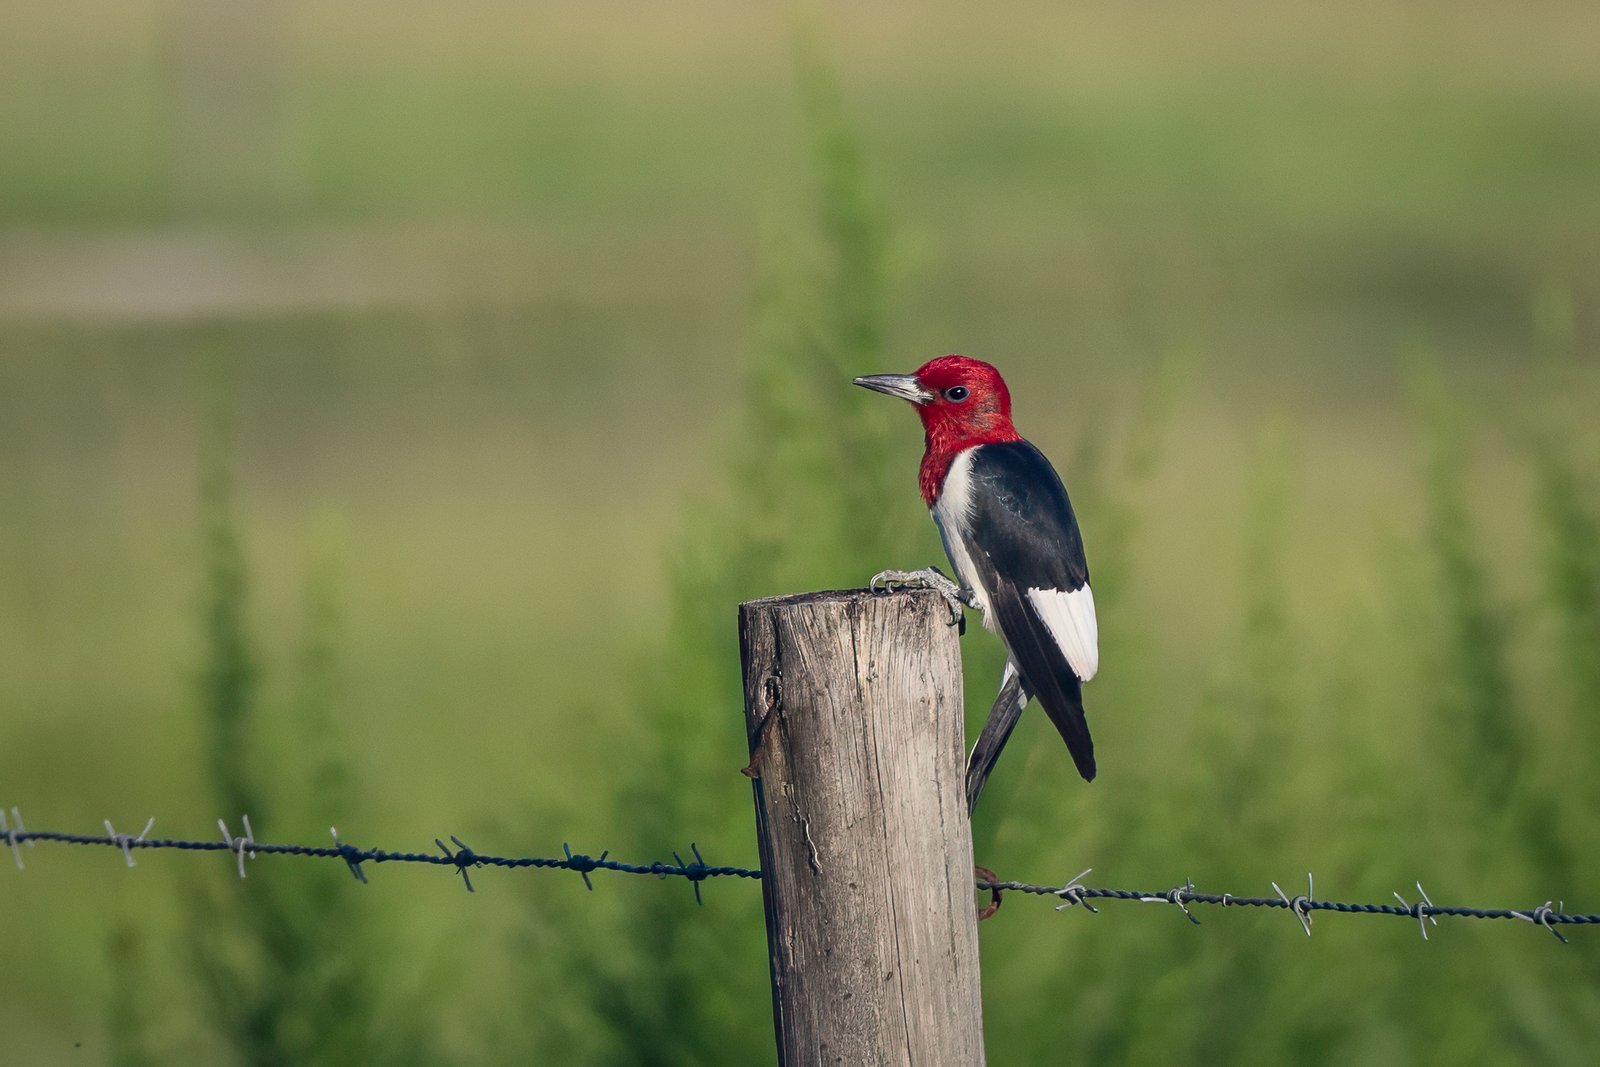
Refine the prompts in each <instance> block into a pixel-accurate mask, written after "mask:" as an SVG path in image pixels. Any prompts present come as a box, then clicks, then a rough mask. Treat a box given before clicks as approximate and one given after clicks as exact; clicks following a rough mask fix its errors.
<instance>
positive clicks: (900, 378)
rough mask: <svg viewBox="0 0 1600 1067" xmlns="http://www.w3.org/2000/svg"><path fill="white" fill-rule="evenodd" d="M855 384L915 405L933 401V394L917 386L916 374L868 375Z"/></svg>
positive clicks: (857, 380) (856, 380)
mask: <svg viewBox="0 0 1600 1067" xmlns="http://www.w3.org/2000/svg"><path fill="white" fill-rule="evenodd" d="M855 384H857V385H859V386H861V387H862V388H863V389H871V390H872V391H873V392H877V393H887V394H888V395H889V396H897V397H899V398H900V399H901V400H909V401H911V402H912V403H913V404H927V403H931V402H932V401H933V394H932V393H930V392H928V391H927V390H926V389H924V388H923V387H922V386H920V385H918V384H917V376H916V375H915V374H867V375H863V376H862V377H860V378H857V379H855Z"/></svg>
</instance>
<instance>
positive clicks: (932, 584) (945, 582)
mask: <svg viewBox="0 0 1600 1067" xmlns="http://www.w3.org/2000/svg"><path fill="white" fill-rule="evenodd" d="M880 586H881V587H882V588H883V590H884V592H893V591H894V590H895V589H932V590H933V591H934V592H935V593H938V594H939V595H940V596H942V597H944V602H945V603H946V604H949V605H950V625H951V626H957V625H960V624H961V623H962V622H963V621H964V620H965V616H964V615H962V613H961V609H962V607H963V606H964V605H965V604H966V603H967V597H966V596H965V595H964V593H963V590H962V588H961V587H960V586H959V585H957V584H956V583H955V582H953V581H951V580H950V579H949V578H946V577H945V576H944V575H943V574H941V573H939V571H938V570H937V569H935V568H933V567H924V568H923V569H922V570H920V571H879V572H878V573H877V574H874V575H873V576H872V581H871V582H869V583H868V588H869V589H871V590H872V591H873V592H877V591H878V588H879V587H880Z"/></svg>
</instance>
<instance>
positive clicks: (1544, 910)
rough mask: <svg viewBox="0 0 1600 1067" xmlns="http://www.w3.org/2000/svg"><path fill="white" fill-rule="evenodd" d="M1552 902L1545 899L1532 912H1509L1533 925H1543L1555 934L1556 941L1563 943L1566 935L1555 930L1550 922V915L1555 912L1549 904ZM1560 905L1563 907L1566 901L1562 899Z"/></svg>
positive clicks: (1565, 940) (1565, 942)
mask: <svg viewBox="0 0 1600 1067" xmlns="http://www.w3.org/2000/svg"><path fill="white" fill-rule="evenodd" d="M1552 903H1554V902H1553V901H1549V900H1547V901H1545V902H1544V903H1543V904H1540V905H1539V906H1538V907H1537V908H1534V909H1533V911H1532V912H1524V911H1514V912H1512V913H1511V914H1513V915H1515V916H1516V917H1517V918H1519V919H1526V920H1528V921H1529V922H1531V923H1533V924H1534V925H1535V926H1542V927H1544V928H1545V929H1546V930H1549V931H1550V932H1551V933H1552V934H1555V935H1556V940H1557V941H1559V942H1561V943H1562V944H1563V945H1565V944H1567V939H1566V937H1565V936H1564V935H1563V934H1562V933H1561V931H1560V930H1557V929H1556V928H1555V927H1554V926H1553V925H1551V922H1550V918H1551V916H1553V915H1555V914H1556V911H1555V909H1554V908H1552V907H1551V906H1550V905H1551V904H1552ZM1561 906H1562V908H1563V909H1565V908H1566V901H1562V902H1561Z"/></svg>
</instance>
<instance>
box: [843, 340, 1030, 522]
mask: <svg viewBox="0 0 1600 1067" xmlns="http://www.w3.org/2000/svg"><path fill="white" fill-rule="evenodd" d="M855 384H857V385H860V386H865V387H866V388H868V389H875V390H877V391H878V392H880V393H887V394H889V395H890V396H898V397H901V398H903V399H905V400H909V401H911V403H913V404H915V405H916V408H917V414H918V415H919V416H920V417H921V418H922V429H923V432H924V433H925V435H926V438H927V450H926V451H925V452H924V453H923V455H922V472H921V479H920V480H921V483H922V499H923V500H924V501H925V502H926V503H927V504H928V506H929V507H932V506H933V502H934V501H935V500H937V499H938V497H939V490H940V489H941V488H942V487H943V485H944V476H945V473H946V472H947V471H948V470H949V469H950V462H951V460H953V459H955V457H956V455H957V454H959V453H960V452H963V451H965V450H966V449H968V448H971V447H972V446H973V445H982V444H991V443H994V442H998V441H1020V440H1022V436H1021V435H1020V434H1018V433H1017V430H1016V427H1014V426H1012V425H1011V393H1010V392H1009V391H1007V389H1006V383H1005V379H1003V378H1001V377H1000V372H999V371H997V370H995V369H994V368H993V367H991V366H990V365H989V364H987V363H985V362H983V360H981V359H969V358H968V357H966V356H940V357H939V358H938V359H930V360H929V361H928V362H926V363H924V364H923V365H922V366H920V367H918V368H917V372H916V373H915V374H872V375H868V376H867V377H864V378H857V379H856V380H855Z"/></svg>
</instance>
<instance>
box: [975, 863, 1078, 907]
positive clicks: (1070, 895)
mask: <svg viewBox="0 0 1600 1067" xmlns="http://www.w3.org/2000/svg"><path fill="white" fill-rule="evenodd" d="M1093 870H1094V868H1093V867H1085V868H1084V869H1083V870H1081V871H1079V872H1078V873H1077V874H1076V875H1074V876H1073V877H1072V879H1071V880H1070V881H1069V882H1067V884H1066V885H1064V886H1062V887H1061V888H1060V889H1055V890H1052V891H1051V892H1053V893H1054V894H1055V895H1056V896H1058V897H1060V898H1061V899H1062V900H1064V901H1066V903H1065V904H1057V905H1056V910H1057V911H1060V910H1061V909H1062V908H1070V907H1072V906H1073V905H1074V904H1082V905H1083V907H1084V910H1086V911H1088V912H1089V913H1090V914H1091V915H1098V914H1100V909H1099V908H1097V907H1095V906H1094V905H1093V904H1091V903H1089V901H1088V900H1086V899H1085V896H1086V895H1087V894H1088V892H1089V891H1088V890H1087V889H1085V888H1084V887H1083V878H1084V876H1085V875H1087V874H1089V873H1090V872H1091V871H1093ZM991 881H992V879H991ZM978 888H980V889H994V888H1002V889H1009V888H1011V887H1010V886H998V887H996V886H994V885H989V886H979V887H978Z"/></svg>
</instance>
